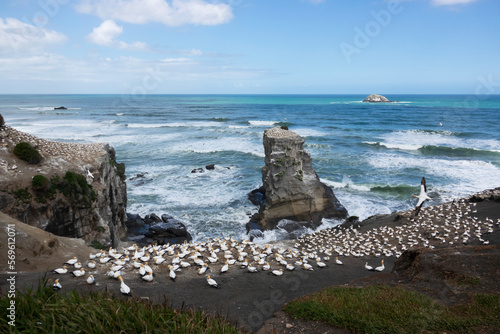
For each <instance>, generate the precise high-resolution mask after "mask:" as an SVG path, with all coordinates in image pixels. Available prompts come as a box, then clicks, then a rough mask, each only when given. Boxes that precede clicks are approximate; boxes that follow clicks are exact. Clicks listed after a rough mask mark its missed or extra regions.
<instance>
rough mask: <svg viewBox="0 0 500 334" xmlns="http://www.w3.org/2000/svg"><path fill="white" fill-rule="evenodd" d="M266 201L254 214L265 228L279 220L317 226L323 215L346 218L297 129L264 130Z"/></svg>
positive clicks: (264, 186)
mask: <svg viewBox="0 0 500 334" xmlns="http://www.w3.org/2000/svg"><path fill="white" fill-rule="evenodd" d="M264 150H265V166H264V167H263V168H262V182H263V188H261V189H262V190H261V192H262V193H263V201H262V203H261V205H260V210H259V213H257V214H256V215H254V216H253V217H252V222H257V223H258V224H259V225H260V227H261V228H263V229H272V228H275V227H276V225H277V224H278V222H279V221H280V220H283V219H288V220H292V221H295V222H301V224H302V225H306V226H308V227H317V226H318V225H320V224H321V220H322V219H323V218H345V217H346V216H347V210H346V209H345V208H344V207H343V206H342V205H341V204H340V202H339V201H338V200H337V198H336V197H335V195H334V194H333V191H332V190H331V189H330V188H329V187H327V186H326V185H324V184H323V183H321V182H320V180H319V177H318V175H317V174H316V172H315V171H314V169H313V167H312V158H311V156H310V155H309V153H308V152H306V151H305V150H304V140H303V139H302V138H301V137H300V136H299V135H298V134H296V133H295V132H292V131H288V130H286V129H282V128H280V127H275V128H272V129H268V130H266V131H264Z"/></svg>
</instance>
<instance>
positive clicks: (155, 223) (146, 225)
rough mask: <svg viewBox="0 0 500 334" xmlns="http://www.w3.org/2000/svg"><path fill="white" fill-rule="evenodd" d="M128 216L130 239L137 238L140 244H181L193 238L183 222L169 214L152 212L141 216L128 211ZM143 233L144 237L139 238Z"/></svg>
mask: <svg viewBox="0 0 500 334" xmlns="http://www.w3.org/2000/svg"><path fill="white" fill-rule="evenodd" d="M127 218H128V220H127V228H128V230H129V239H133V240H136V242H137V243H138V244H149V243H157V244H160V245H162V244H167V243H170V244H174V243H179V244H180V243H183V242H184V241H188V242H189V241H191V240H192V239H193V238H192V236H191V234H190V233H189V232H188V231H187V228H186V226H185V225H184V224H183V223H181V222H179V221H177V220H175V219H174V218H172V217H171V216H170V215H167V214H163V215H162V216H161V218H160V217H158V215H156V214H154V213H152V214H150V215H146V216H145V217H144V218H141V217H140V216H139V215H137V214H130V213H127ZM141 235H143V236H144V237H143V238H142V239H139V240H137V237H139V238H140V236H141Z"/></svg>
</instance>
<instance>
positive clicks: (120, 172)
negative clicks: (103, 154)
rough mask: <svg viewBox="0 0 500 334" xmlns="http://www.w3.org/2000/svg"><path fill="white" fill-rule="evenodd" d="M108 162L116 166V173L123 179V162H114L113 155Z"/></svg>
mask: <svg viewBox="0 0 500 334" xmlns="http://www.w3.org/2000/svg"><path fill="white" fill-rule="evenodd" d="M109 163H110V164H111V166H114V167H115V168H116V175H118V176H119V177H120V179H121V180H122V181H124V180H125V178H126V176H125V164H124V163H123V162H122V163H118V162H116V160H115V159H114V158H113V157H111V158H110V159H109Z"/></svg>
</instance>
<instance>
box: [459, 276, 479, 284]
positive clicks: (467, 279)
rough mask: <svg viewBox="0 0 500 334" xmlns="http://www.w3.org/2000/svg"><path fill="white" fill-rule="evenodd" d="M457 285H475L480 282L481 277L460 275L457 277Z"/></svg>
mask: <svg viewBox="0 0 500 334" xmlns="http://www.w3.org/2000/svg"><path fill="white" fill-rule="evenodd" d="M457 282H458V285H472V286H477V285H479V283H481V279H480V278H479V277H473V276H469V275H460V276H458V277H457Z"/></svg>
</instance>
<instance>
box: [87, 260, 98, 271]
mask: <svg viewBox="0 0 500 334" xmlns="http://www.w3.org/2000/svg"><path fill="white" fill-rule="evenodd" d="M87 267H89V268H90V269H94V268H95V267H96V264H95V261H91V262H89V263H87Z"/></svg>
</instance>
